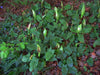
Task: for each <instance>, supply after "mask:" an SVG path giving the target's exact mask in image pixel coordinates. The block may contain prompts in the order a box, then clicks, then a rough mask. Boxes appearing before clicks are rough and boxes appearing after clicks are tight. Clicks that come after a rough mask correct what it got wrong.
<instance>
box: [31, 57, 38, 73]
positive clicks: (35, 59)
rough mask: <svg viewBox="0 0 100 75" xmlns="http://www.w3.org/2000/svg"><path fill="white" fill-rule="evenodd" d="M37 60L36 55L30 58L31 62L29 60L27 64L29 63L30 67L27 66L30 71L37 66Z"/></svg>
mask: <svg viewBox="0 0 100 75" xmlns="http://www.w3.org/2000/svg"><path fill="white" fill-rule="evenodd" d="M38 61H39V59H38V58H36V57H33V58H32V60H31V62H30V64H29V65H30V67H29V70H30V72H32V71H33V70H34V69H36V68H37V65H38Z"/></svg>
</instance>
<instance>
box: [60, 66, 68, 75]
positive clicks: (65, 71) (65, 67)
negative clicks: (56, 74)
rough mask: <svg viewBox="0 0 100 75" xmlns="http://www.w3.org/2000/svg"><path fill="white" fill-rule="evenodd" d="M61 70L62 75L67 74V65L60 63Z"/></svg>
mask: <svg viewBox="0 0 100 75" xmlns="http://www.w3.org/2000/svg"><path fill="white" fill-rule="evenodd" d="M61 71H62V75H67V73H68V68H67V65H64V64H63V65H62V69H61Z"/></svg>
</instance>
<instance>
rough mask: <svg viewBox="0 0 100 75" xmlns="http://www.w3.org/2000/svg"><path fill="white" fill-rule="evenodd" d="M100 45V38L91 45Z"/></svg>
mask: <svg viewBox="0 0 100 75" xmlns="http://www.w3.org/2000/svg"><path fill="white" fill-rule="evenodd" d="M96 46H100V38H99V39H97V40H96V41H95V42H94V43H93V47H96Z"/></svg>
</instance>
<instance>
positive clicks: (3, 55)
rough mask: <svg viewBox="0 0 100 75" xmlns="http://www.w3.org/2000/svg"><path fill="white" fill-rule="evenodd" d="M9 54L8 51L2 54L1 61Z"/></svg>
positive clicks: (0, 53) (0, 54)
mask: <svg viewBox="0 0 100 75" xmlns="http://www.w3.org/2000/svg"><path fill="white" fill-rule="evenodd" d="M8 53H9V52H8V51H2V52H0V57H1V59H3V58H7V56H8Z"/></svg>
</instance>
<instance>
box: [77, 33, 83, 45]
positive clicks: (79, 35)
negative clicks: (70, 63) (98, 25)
mask: <svg viewBox="0 0 100 75" xmlns="http://www.w3.org/2000/svg"><path fill="white" fill-rule="evenodd" d="M78 40H79V41H80V42H81V43H84V35H83V34H78Z"/></svg>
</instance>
